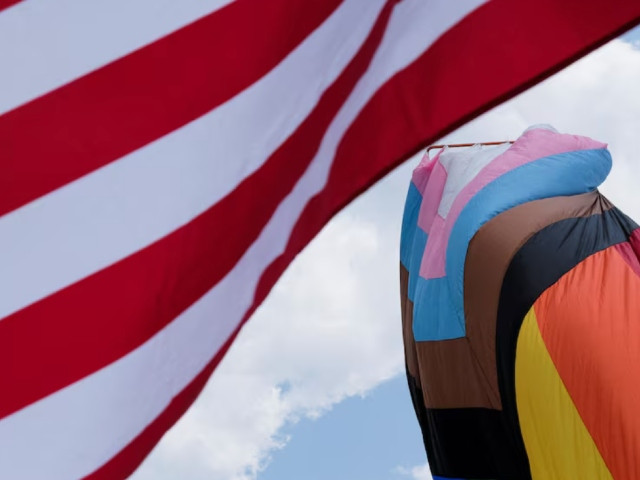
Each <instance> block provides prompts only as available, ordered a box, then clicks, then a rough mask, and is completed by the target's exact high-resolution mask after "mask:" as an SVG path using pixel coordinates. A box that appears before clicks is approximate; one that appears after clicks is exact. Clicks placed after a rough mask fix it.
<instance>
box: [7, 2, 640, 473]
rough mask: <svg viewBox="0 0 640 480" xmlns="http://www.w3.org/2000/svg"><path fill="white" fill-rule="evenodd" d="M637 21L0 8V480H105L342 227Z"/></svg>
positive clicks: (535, 14)
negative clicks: (300, 256) (432, 145)
mask: <svg viewBox="0 0 640 480" xmlns="http://www.w3.org/2000/svg"><path fill="white" fill-rule="evenodd" d="M639 19H640V4H638V3H637V2H635V1H633V2H632V1H628V2H627V1H614V2H610V1H609V2H578V1H566V0H564V1H550V0H547V1H542V2H512V1H508V0H495V1H491V2H483V1H481V0H461V1H456V2H449V1H435V0H434V1H426V0H402V1H390V0H389V1H385V0H342V1H341V0H315V1H311V0H305V1H297V0H271V1H269V2H266V1H262V2H261V1H257V0H235V1H230V0H181V1H179V2H161V1H157V0H126V1H125V0H109V1H99V0H93V1H86V0H59V1H56V2H52V1H50V0H24V1H16V0H4V1H3V0H0V72H1V74H0V246H1V248H0V255H1V257H0V292H1V294H0V319H1V320H0V391H2V395H0V477H1V478H11V479H14V480H19V479H34V478H35V479H41V478H46V479H73V478H83V477H86V478H93V479H100V478H104V479H109V480H112V479H117V478H123V477H126V476H127V475H128V474H130V473H131V472H132V471H133V470H134V469H135V468H136V467H137V466H138V464H139V463H140V462H141V461H142V460H143V459H144V457H145V455H146V454H147V453H148V452H149V451H150V450H151V449H152V448H153V446H154V445H155V444H156V443H157V442H158V440H159V439H160V437H161V436H162V435H163V433H164V432H165V431H166V430H167V429H168V428H169V427H170V426H171V425H172V424H173V423H174V422H175V421H176V420H177V419H178V418H179V417H180V415H182V413H183V412H184V411H185V410H186V409H187V407H188V406H189V405H190V404H191V402H192V401H193V400H194V399H195V397H196V396H197V394H198V393H199V391H200V390H201V389H202V387H203V385H204V384H205V382H206V380H207V378H208V377H209V375H210V374H211V372H212V371H213V370H214V369H215V367H216V365H217V364H218V362H219V361H220V359H221V358H222V356H223V355H224V353H225V352H226V350H227V348H228V347H229V345H230V343H231V342H232V341H233V338H234V337H235V335H236V334H237V332H238V330H239V328H240V326H241V325H242V324H243V322H244V321H246V320H247V319H248V317H249V316H250V315H251V313H252V312H253V311H254V310H255V308H256V307H257V306H258V305H259V304H260V302H261V301H262V300H263V299H264V298H265V296H266V295H267V293H268V292H269V289H270V288H271V286H272V285H273V284H274V282H275V281H276V280H277V278H278V277H279V275H280V274H281V273H282V272H283V270H284V269H285V268H286V266H287V265H288V263H289V262H290V261H291V260H292V259H293V257H294V256H295V255H296V253H297V252H299V251H300V250H301V249H302V248H303V247H304V246H305V244H306V243H307V242H308V241H309V240H310V239H311V238H312V237H313V236H314V235H315V234H316V233H317V232H318V231H319V230H320V228H321V227H322V226H323V225H324V224H325V223H326V222H327V221H328V219H329V218H330V217H331V216H332V215H334V214H335V213H336V212H337V211H338V210H339V209H340V208H341V207H342V206H343V205H345V204H346V203H348V202H349V201H350V200H351V199H353V198H354V197H355V196H356V195H357V194H358V193H360V192H361V191H362V190H364V189H366V188H367V187H368V186H369V185H371V184H372V183H373V182H374V181H375V180H376V179H378V178H380V177H381V176H382V175H384V173H385V172H387V171H388V170H389V169H391V168H392V167H394V166H395V165H397V164H398V163H399V162H400V161H402V160H403V159H405V158H407V157H408V156H409V155H411V154H413V153H414V152H416V151H417V149H419V148H420V147H421V146H424V145H425V144H427V143H429V142H431V141H433V139H435V138H437V137H439V136H440V135H442V134H444V133H446V132H448V131H450V130H452V129H453V128H454V127H456V126H458V125H461V124H462V123H464V122H465V121H466V120H468V119H470V118H472V117H474V116H475V115H477V114H478V113H480V112H482V111H484V110H486V109H488V108H489V107H491V106H492V105H495V104H497V103H499V102H500V101H502V100H504V99H506V98H508V97H510V96H512V95H514V94H515V93H517V92H519V91H521V90H523V89H525V88H526V87H527V86H529V85H531V84H533V83H535V82H537V81H539V80H540V79H542V78H544V77H545V76H547V75H549V74H551V73H552V72H554V71H557V70H558V69H560V68H562V67H563V66H564V65H566V64H568V63H569V62H571V61H573V60H574V59H576V58H577V57H579V56H580V55H583V54H584V53H586V52H588V51H589V50H591V49H593V48H595V47H596V46H597V45H599V44H601V43H603V42H604V41H606V40H607V39H609V38H612V37H613V36H615V35H617V34H619V33H620V32H622V31H624V30H626V29H628V28H629V27H631V26H632V25H634V24H635V23H637V22H638V20H639ZM541 32H544V34H542V33H541Z"/></svg>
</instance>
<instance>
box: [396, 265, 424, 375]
mask: <svg viewBox="0 0 640 480" xmlns="http://www.w3.org/2000/svg"><path fill="white" fill-rule="evenodd" d="M400 309H401V310H400V311H401V314H402V339H403V342H404V359H405V363H406V366H407V371H408V372H409V374H410V375H411V376H412V377H414V378H415V379H416V380H418V378H419V377H418V375H419V372H418V357H417V355H416V342H415V340H414V338H413V302H412V301H411V300H409V271H408V270H407V269H406V268H405V266H404V265H402V264H400Z"/></svg>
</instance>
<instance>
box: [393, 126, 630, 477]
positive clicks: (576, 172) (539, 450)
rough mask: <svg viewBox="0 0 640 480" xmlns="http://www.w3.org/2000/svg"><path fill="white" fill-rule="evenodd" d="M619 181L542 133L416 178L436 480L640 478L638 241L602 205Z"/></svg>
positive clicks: (570, 141) (404, 283)
mask: <svg viewBox="0 0 640 480" xmlns="http://www.w3.org/2000/svg"><path fill="white" fill-rule="evenodd" d="M610 168H611V157H610V155H609V152H608V150H607V149H606V145H604V144H602V143H600V142H596V141H594V140H591V139H589V138H586V137H579V136H574V135H563V134H559V133H557V132H555V131H550V130H547V129H541V128H534V129H532V130H529V131H527V132H525V133H524V135H522V136H521V137H520V138H519V139H518V140H517V141H516V142H515V143H514V144H513V145H509V144H505V145H502V146H499V147H490V148H486V147H481V146H476V147H474V148H471V149H468V150H465V151H459V152H456V151H452V150H451V151H450V150H447V151H444V152H443V153H441V154H439V155H438V156H437V157H436V158H434V159H432V160H429V159H428V157H426V158H425V159H424V161H423V162H422V163H421V164H420V165H419V166H418V168H417V169H416V170H415V172H414V175H413V181H412V183H411V186H410V188H409V194H408V196H407V203H406V210H405V217H404V223H403V231H402V241H401V267H400V270H401V294H402V309H403V327H404V328H403V333H404V341H405V353H406V365H407V376H408V379H409V386H410V390H411V395H412V399H413V403H414V407H415V409H416V413H417V415H418V419H419V422H420V424H421V427H422V431H423V436H424V442H425V447H426V450H427V454H428V457H429V464H430V466H431V469H432V472H433V473H434V475H437V476H435V477H434V478H458V479H480V478H482V479H495V480H502V479H504V480H506V479H514V478H518V479H522V480H526V479H530V480H549V479H569V478H571V479H573V478H575V479H577V478H580V479H593V480H596V479H597V480H605V479H631V478H637V477H638V475H639V474H640V450H639V447H638V446H639V445H640V420H638V416H637V413H636V409H637V399H638V398H639V397H640V388H638V384H637V382H636V381H635V378H637V376H638V374H640V367H638V365H640V348H639V345H638V343H639V342H638V338H639V334H638V332H639V331H640V323H639V321H638V320H639V319H640V300H639V299H640V262H639V260H638V259H639V258H640V241H639V239H640V228H639V227H638V226H637V225H636V224H635V223H634V222H633V221H632V220H631V219H629V218H628V217H626V216H625V215H624V214H623V213H622V212H621V211H620V210H618V209H617V208H615V207H614V206H613V205H612V204H611V203H610V202H609V201H608V200H607V199H606V198H605V197H603V196H602V195H601V194H600V193H599V192H598V190H597V187H598V185H600V184H601V183H602V182H603V181H604V179H605V178H606V176H607V174H608V173H609V170H610Z"/></svg>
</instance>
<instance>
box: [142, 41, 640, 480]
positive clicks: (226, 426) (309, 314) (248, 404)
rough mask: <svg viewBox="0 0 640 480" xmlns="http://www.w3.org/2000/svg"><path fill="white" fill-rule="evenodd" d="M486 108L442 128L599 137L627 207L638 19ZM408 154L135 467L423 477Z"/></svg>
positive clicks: (344, 219)
mask: <svg viewBox="0 0 640 480" xmlns="http://www.w3.org/2000/svg"><path fill="white" fill-rule="evenodd" d="M624 40H625V41H626V42H623V41H620V40H616V41H613V42H611V43H610V44H608V45H606V46H604V47H603V48H601V49H599V50H598V51H596V52H594V53H592V54H591V55H589V56H588V57H586V58H584V59H582V60H580V61H578V62H577V63H576V64H574V65H572V66H570V67H569V68H567V69H565V70H564V71H562V72H560V73H559V74H557V75H555V76H554V77H552V78H550V79H548V80H546V81H544V82H543V83H542V84H540V85H539V86H536V87H534V88H533V89H531V90H529V91H527V92H525V93H524V94H522V95H520V96H518V97H517V98H515V99H514V100H512V101H510V102H507V103H506V104H503V105H501V106H499V107H497V108H496V109H494V110H492V111H490V112H488V113H486V114H485V115H483V116H481V117H479V118H478V119H476V120H474V121H473V122H471V123H469V124H467V125H465V126H463V127H462V128H460V129H459V130H457V131H456V132H453V133H452V134H451V135H449V136H448V137H446V138H445V139H444V140H443V141H445V142H450V143H454V142H468V141H471V142H473V141H486V140H506V139H514V138H516V137H518V136H519V134H520V133H521V132H522V131H523V130H524V129H525V128H527V127H528V126H529V125H532V124H538V123H550V124H552V125H553V126H554V127H556V128H557V129H558V130H559V131H562V132H567V133H575V134H580V135H586V136H590V137H593V138H595V139H598V140H602V141H605V142H608V143H609V148H610V151H611V153H612V156H613V161H614V162H613V170H612V172H611V174H610V176H609V178H608V179H607V181H606V182H605V184H603V187H602V191H603V193H604V194H605V195H607V196H608V197H609V198H610V199H611V200H612V201H613V202H614V203H615V204H617V206H618V207H620V208H621V209H622V210H623V211H625V212H626V213H627V214H629V215H631V216H632V217H635V218H636V219H640V196H639V195H637V193H636V192H637V185H638V179H639V178H640V162H639V161H638V158H640V147H638V140H637V139H638V132H640V95H638V87H637V86H638V85H640V49H638V48H633V47H632V46H631V45H630V43H632V42H633V43H634V44H636V45H637V43H636V42H640V28H636V29H635V30H634V31H632V32H630V33H629V34H627V35H625V36H624ZM417 161H418V158H417V157H416V158H414V159H412V160H410V161H408V162H407V163H406V164H405V165H403V166H401V167H399V168H398V169H396V171H394V172H393V173H392V174H390V175H388V176H387V177H386V178H385V179H384V180H382V181H381V182H379V183H378V184H377V185H376V186H374V187H373V188H371V189H370V190H369V191H368V192H366V193H365V194H364V195H362V196H361V197H360V198H358V199H357V200H356V201H355V202H354V203H353V204H352V205H350V206H349V207H348V208H346V209H345V210H344V211H343V212H342V213H340V214H339V215H338V216H336V218H335V219H334V220H333V221H332V222H330V224H329V225H328V226H327V227H326V228H325V229H324V230H323V231H322V232H321V233H320V235H319V236H318V237H317V238H316V239H315V240H314V241H313V242H312V243H311V244H310V245H309V247H307V248H306V249H305V251H304V252H303V253H302V254H301V255H300V256H299V257H298V258H297V259H296V261H295V262H294V263H293V264H292V265H291V267H290V268H289V269H288V270H287V272H286V273H285V275H284V276H283V278H282V279H281V280H280V281H279V282H278V284H277V285H276V287H275V288H274V290H273V291H272V293H271V294H270V295H269V298H268V299H267V301H266V302H265V303H264V304H263V306H262V307H261V308H260V309H259V310H258V312H256V314H255V315H254V317H253V318H252V320H251V321H250V322H249V324H248V325H247V326H246V327H245V328H244V329H243V331H242V332H241V334H240V336H239V337H238V340H237V341H236V343H235V344H234V346H233V347H232V349H231V350H230V352H229V354H228V355H227V357H226V358H225V360H224V361H223V362H222V364H221V365H220V367H219V368H218V370H217V371H216V373H215V375H214V376H213V377H212V379H211V380H210V381H209V383H208V385H207V387H206V388H205V390H204V392H203V393H202V395H201V396H200V398H199V399H198V401H197V402H196V403H195V404H194V406H193V407H192V408H191V409H190V410H189V412H188V413H187V414H186V415H185V416H184V417H183V418H182V420H181V421H180V422H179V423H178V424H177V425H176V426H175V427H174V428H173V429H172V430H171V431H170V432H169V433H168V434H167V435H166V436H165V437H164V438H163V440H162V442H161V443H160V444H159V446H158V447H157V448H156V449H155V450H154V452H153V453H152V455H151V456H150V457H149V458H148V459H147V460H146V461H145V463H144V464H143V465H142V467H141V468H140V469H139V471H138V472H136V473H135V474H134V476H133V477H132V478H133V479H134V480H168V479H172V480H173V479H175V478H185V479H189V480H205V479H206V480H299V479H302V480H315V479H331V480H403V479H406V480H426V479H428V478H430V476H429V475H428V473H427V471H426V469H425V454H424V451H423V447H422V441H421V438H420V434H419V431H418V425H417V422H416V420H415V418H414V413H413V408H412V406H411V403H410V401H409V397H408V391H407V387H406V383H405V379H404V366H403V365H404V361H403V357H402V341H401V337H400V328H399V325H400V323H399V322H400V320H399V311H398V309H399V307H398V302H399V297H398V241H399V240H398V239H399V231H400V220H401V212H402V206H403V202H404V196H405V192H406V188H407V186H408V182H409V178H410V173H411V169H412V166H413V165H415V164H416V162H417Z"/></svg>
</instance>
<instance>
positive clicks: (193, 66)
mask: <svg viewBox="0 0 640 480" xmlns="http://www.w3.org/2000/svg"><path fill="white" fill-rule="evenodd" d="M340 3H341V1H340V0H313V1H306V2H298V1H295V0H272V1H270V2H254V1H252V0H236V1H235V2H233V3H231V4H229V5H227V6H225V7H223V8H221V9H220V10H217V11H215V12H213V13H212V14H209V15H207V16H206V17H203V18H201V19H199V20H197V21H196V22H193V23H191V24H190V25H187V26H186V27H183V28H181V29H180V30H177V31H176V32H174V33H172V34H170V35H168V36H166V37H163V38H162V39H160V40H157V41H156V42H154V43H151V44H149V45H147V46H145V47H144V48H141V49H139V50H137V51H135V52H133V53H131V54H129V55H127V56H125V57H122V58H120V59H118V60H116V61H114V62H112V63H110V64H108V65H106V66H104V67H102V68H100V69H98V70H95V71H93V72H91V73H89V74H87V75H85V76H83V77H81V78H79V79H77V80H75V81H73V82H71V83H69V84H67V85H65V86H63V87H60V88H58V89H57V90H54V91H52V92H50V93H48V94H46V95H44V96H42V97H40V98H37V99H36V100H34V101H32V102H29V103H27V104H25V105H23V106H21V107H18V108H16V109H14V110H12V111H10V112H7V113H6V114H4V115H2V116H0V145H2V162H1V163H0V191H1V192H2V195H1V196H0V215H3V214H5V213H7V212H9V211H11V210H13V209H15V208H18V207H20V206H22V205H24V204H25V203H28V202H29V201H31V200H34V199H36V198H38V197H40V196H42V195H44V194H46V193H49V192H51V191H52V190H55V189H57V188H59V187H61V186H62V185H65V184H66V183H69V182H71V181H73V180H76V179H77V178H79V177H81V176H83V175H85V174H87V173H90V172H92V171H93V170H95V169H98V168H100V167H102V166H104V165H106V164H108V163H110V162H112V161H114V160H116V159H118V158H120V157H122V156H124V155H126V154H127V153H130V152H132V151H134V150H136V149H138V148H140V147H142V146H144V145H146V144H148V143H150V142H152V141H154V140H156V139H158V138H160V137H162V136H164V135H166V134H168V133H170V132H172V131H173V130H175V129H177V128H179V127H181V126H183V125H185V124H187V123H188V122H191V121H192V120H195V119H196V118H198V117H200V116H202V115H204V114H205V113H207V112H209V111H211V110H213V109H214V108H215V107H217V106H219V105H221V104H222V103H224V102H225V101H227V100H229V99H230V98H232V97H233V96H235V95H237V94H238V93H240V92H241V91H242V90H244V89H245V88H247V87H249V86H250V85H251V84H253V83H254V82H256V81H257V80H258V79H260V78H261V77H262V76H264V75H265V74H266V73H267V72H269V71H270V70H271V69H272V68H274V67H275V66H276V65H277V64H278V63H279V62H280V61H282V60H283V59H284V58H285V57H286V56H287V55H288V54H289V53H290V52H291V51H292V50H293V49H294V48H295V47H296V46H297V45H298V44H299V43H300V42H302V41H303V40H304V39H305V38H306V37H307V36H308V35H309V34H310V33H312V32H313V31H314V30H315V29H316V28H318V26H320V25H321V24H322V23H323V22H324V21H325V20H326V19H327V17H329V15H331V13H333V11H334V10H335V9H336V8H337V7H338V6H339V5H340ZM249 59H250V61H248V60H249ZM7 73H8V74H10V72H7ZM247 114H248V115H250V114H251V113H250V112H247Z"/></svg>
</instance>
